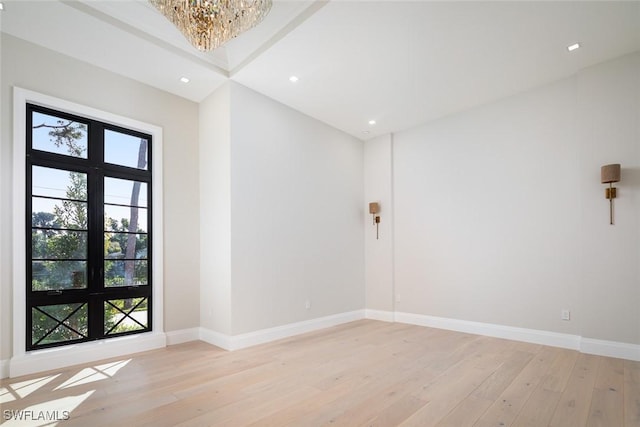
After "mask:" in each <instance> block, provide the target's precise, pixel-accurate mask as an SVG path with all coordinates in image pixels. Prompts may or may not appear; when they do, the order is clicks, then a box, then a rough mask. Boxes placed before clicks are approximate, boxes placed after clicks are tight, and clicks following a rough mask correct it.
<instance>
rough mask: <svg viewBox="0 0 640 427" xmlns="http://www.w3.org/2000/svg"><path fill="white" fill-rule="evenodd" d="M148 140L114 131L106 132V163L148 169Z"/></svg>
mask: <svg viewBox="0 0 640 427" xmlns="http://www.w3.org/2000/svg"><path fill="white" fill-rule="evenodd" d="M147 144H148V142H147V140H146V139H143V138H139V137H137V136H131V135H127V134H124V133H120V132H115V131H112V130H105V131H104V161H105V162H107V163H112V164H114V165H120V166H128V167H131V168H136V169H145V170H146V169H147V151H148V149H147Z"/></svg>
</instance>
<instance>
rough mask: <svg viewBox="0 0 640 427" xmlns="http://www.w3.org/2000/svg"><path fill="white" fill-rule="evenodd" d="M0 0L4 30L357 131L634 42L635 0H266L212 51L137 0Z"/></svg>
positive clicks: (599, 57)
mask: <svg viewBox="0 0 640 427" xmlns="http://www.w3.org/2000/svg"><path fill="white" fill-rule="evenodd" d="M3 3H4V10H3V11H2V12H1V13H0V29H1V30H2V32H5V33H8V34H12V35H14V36H16V37H20V38H22V39H25V40H28V41H31V42H33V43H36V44H39V45H42V46H45V47H48V48H50V49H53V50H56V51H59V52H61V53H64V54H66V55H69V56H72V57H75V58H78V59H80V60H83V61H87V62H90V63H93V64H95V65H97V66H99V67H102V68H105V69H108V70H110V71H113V72H115V73H118V74H121V75H125V76H128V77H130V78H133V79H136V80H139V81H141V82H145V83H147V84H149V85H151V86H154V87H157V88H160V89H163V90H166V91H168V92H171V93H173V94H176V95H179V96H182V97H184V98H187V99H190V100H193V101H195V102H199V101H201V100H203V99H204V98H206V97H207V96H208V95H209V94H211V93H212V92H213V91H214V90H215V89H216V88H218V87H219V86H220V85H221V84H223V83H224V82H225V81H227V80H229V79H231V80H234V81H236V82H239V83H241V84H243V85H245V86H247V87H249V88H252V89H254V90H256V91H257V92H260V93H263V94H265V95H267V96H269V97H271V98H273V99H276V100H278V101H280V102H282V103H284V104H286V105H289V106H290V107H292V108H295V109H296V110H299V111H301V112H303V113H305V114H307V115H309V116H312V117H314V118H316V119H318V120H320V121H323V122H325V123H328V124H330V125H331V126H334V127H336V128H338V129H341V130H343V131H345V132H347V133H350V134H352V135H353V136H355V137H357V138H360V139H369V138H372V137H375V136H377V135H380V134H384V133H389V132H395V131H399V130H403V129H407V128H410V127H413V126H416V125H418V124H420V123H424V122H427V121H430V120H433V119H436V118H439V117H443V116H445V115H448V114H452V113H455V112H458V111H462V110H465V109H469V108H473V107H474V106H477V105H481V104H485V103H487V102H491V101H493V100H496V99H499V98H503V97H506V96H510V95H513V94H516V93H519V92H522V91H525V90H528V89H531V88H534V87H537V86H540V85H544V84H546V83H549V82H552V81H555V80H558V79H561V78H564V77H567V76H570V75H572V74H574V73H575V72H577V71H578V70H580V69H582V68H584V67H587V66H590V65H594V64H597V63H599V62H603V61H606V60H609V59H612V58H615V57H618V56H621V55H624V54H627V53H631V52H635V51H640V1H624V2H613V1H602V2H582V1H566V2H551V1H532V2H526V1H513V2H506V1H504V2H485V1H470V2H458V1H440V2H435V1H409V2H400V1H371V2H365V1H357V0H351V1H344V0H343V1H341V0H334V1H331V2H324V1H314V0H307V1H278V0H274V4H273V7H272V10H271V12H270V13H269V15H268V16H267V17H266V18H265V20H264V21H263V22H262V23H261V24H259V25H258V26H256V27H255V28H253V29H251V30H249V31H247V32H246V33H244V34H242V35H240V36H239V37H237V38H236V39H233V40H231V41H229V42H228V43H227V44H226V45H224V46H223V47H221V48H219V49H216V50H214V51H213V52H209V53H202V52H199V51H197V50H196V49H195V48H193V47H192V46H191V45H190V44H189V43H188V42H187V41H186V40H185V39H184V38H183V37H182V35H181V34H180V32H179V31H178V30H177V29H176V28H175V27H174V26H173V25H172V24H171V23H170V22H169V21H168V20H167V19H165V18H164V17H163V16H162V15H161V14H160V13H159V12H158V11H156V10H155V8H153V6H151V5H150V4H149V3H147V2H146V1H127V0H118V1H99V0H93V1H92V0H82V1H71V0H61V1H58V0H48V1H31V0H4V1H3ZM575 42H579V43H580V44H581V48H580V49H578V50H576V51H573V52H569V51H568V50H567V46H568V45H570V44H572V43H575ZM292 75H295V76H297V77H298V78H299V81H298V82H297V83H292V82H290V81H289V77H290V76H292ZM183 76H184V77H188V78H189V79H190V82H189V83H186V84H185V83H181V82H180V77H183ZM370 120H375V121H376V124H375V125H370V124H369V121H370Z"/></svg>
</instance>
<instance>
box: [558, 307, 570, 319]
mask: <svg viewBox="0 0 640 427" xmlns="http://www.w3.org/2000/svg"><path fill="white" fill-rule="evenodd" d="M560 318H561V319H562V320H571V311H569V310H567V309H564V310H562V311H561V312H560Z"/></svg>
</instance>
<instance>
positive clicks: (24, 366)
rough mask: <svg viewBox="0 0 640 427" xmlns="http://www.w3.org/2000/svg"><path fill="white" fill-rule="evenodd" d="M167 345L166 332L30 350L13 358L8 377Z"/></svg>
mask: <svg viewBox="0 0 640 427" xmlns="http://www.w3.org/2000/svg"><path fill="white" fill-rule="evenodd" d="M166 345H167V338H166V336H165V334H164V332H160V333H154V332H149V333H144V334H136V335H128V336H124V337H119V338H111V339H109V340H101V341H94V342H88V343H81V344H71V345H67V346H63V347H54V348H49V349H44V350H37V351H31V352H27V353H23V354H19V355H17V356H14V357H13V358H11V361H10V363H9V374H10V376H11V377H18V376H20V375H27V374H33V373H36V372H42V371H49V370H51V369H59V368H65V367H67V366H72V365H78V364H82V363H90V362H94V361H98V360H102V359H108V358H111V357H120V356H125V355H129V354H132V353H138V352H141V351H147V350H154V349H157V348H162V347H165V346H166Z"/></svg>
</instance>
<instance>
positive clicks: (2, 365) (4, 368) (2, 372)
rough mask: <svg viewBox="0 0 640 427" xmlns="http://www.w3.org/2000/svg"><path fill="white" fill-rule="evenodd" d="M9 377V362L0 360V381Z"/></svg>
mask: <svg viewBox="0 0 640 427" xmlns="http://www.w3.org/2000/svg"><path fill="white" fill-rule="evenodd" d="M8 377H9V360H0V379H2V378H8Z"/></svg>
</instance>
